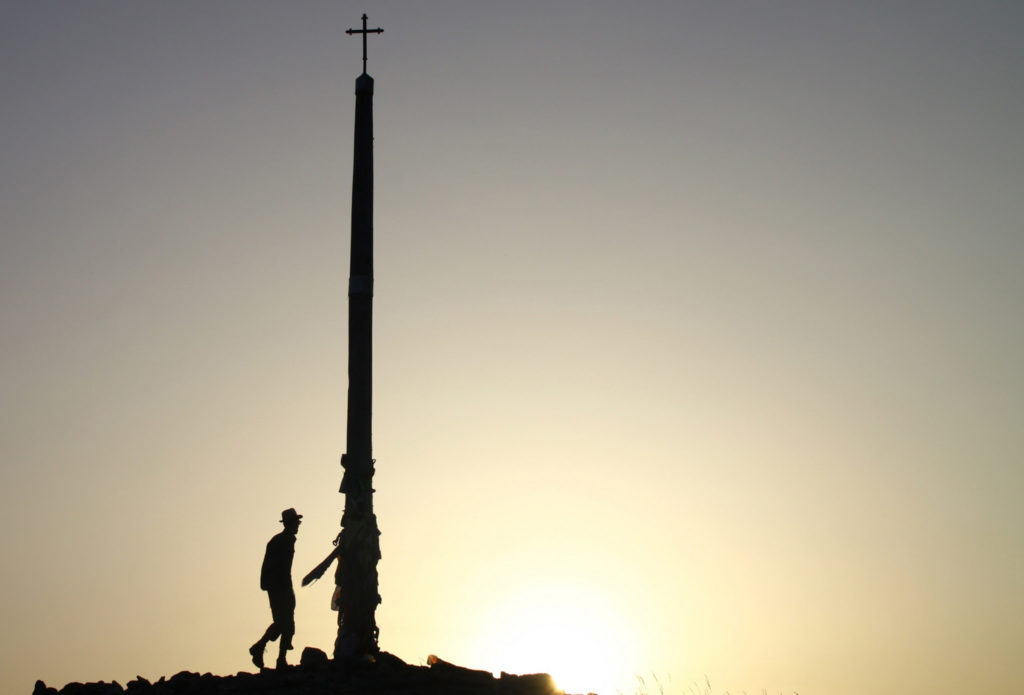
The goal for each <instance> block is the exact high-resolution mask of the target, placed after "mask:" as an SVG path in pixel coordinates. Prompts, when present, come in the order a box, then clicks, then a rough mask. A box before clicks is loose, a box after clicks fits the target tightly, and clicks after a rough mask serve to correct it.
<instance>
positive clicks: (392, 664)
mask: <svg viewBox="0 0 1024 695" xmlns="http://www.w3.org/2000/svg"><path fill="white" fill-rule="evenodd" d="M428 664H429V665H428V666H411V665H409V664H407V663H405V662H404V661H402V660H401V659H399V658H398V657H396V656H393V655H391V654H388V653H386V652H382V653H381V654H380V655H379V656H378V657H377V658H376V659H375V660H373V661H363V660H358V661H345V662H338V661H331V660H329V659H328V658H327V655H326V654H324V652H322V651H320V650H319V649H313V648H311V647H307V648H306V649H305V650H304V651H303V652H302V659H301V662H300V665H299V666H295V667H289V668H286V669H282V670H264V671H262V672H260V673H246V672H241V673H238V674H235V675H233V676H215V675H213V674H210V673H204V674H202V675H200V674H198V673H192V672H189V671H182V672H181V673H178V674H176V675H174V676H172V677H171V678H161V679H160V680H158V681H157V682H155V683H151V682H149V681H148V680H146V679H145V678H143V677H141V676H138V677H137V678H135V680H132V681H129V682H128V684H127V685H126V686H122V685H121V684H120V683H118V682H116V681H114V682H112V683H105V682H100V683H68V684H67V685H65V686H64V687H63V688H61V689H59V690H58V689H57V688H50V687H47V685H46V684H45V683H43V682H42V681H36V687H35V690H34V691H33V694H32V695H300V694H301V695H564V694H563V693H561V692H560V691H558V690H557V689H556V688H555V684H554V681H552V679H551V676H549V675H547V674H546V673H535V674H530V675H522V676H517V675H512V674H509V673H502V674H501V676H500V677H495V676H494V675H493V674H491V673H490V672H489V671H477V670H474V669H468V668H463V667H461V666H456V665H454V664H450V663H448V662H446V661H443V660H441V659H438V658H437V657H433V656H431V657H430V659H428Z"/></svg>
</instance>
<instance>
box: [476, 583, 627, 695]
mask: <svg viewBox="0 0 1024 695" xmlns="http://www.w3.org/2000/svg"><path fill="white" fill-rule="evenodd" d="M481 618H482V628H481V633H480V635H479V636H478V640H477V642H476V644H475V647H476V649H477V650H479V651H478V654H477V658H478V659H479V662H478V663H480V664H481V665H483V664H487V665H489V666H490V667H492V668H498V669H503V670H505V671H508V672H509V673H538V672H544V673H549V674H551V676H552V677H553V678H554V679H555V683H556V684H557V685H558V687H559V688H561V689H562V690H565V691H566V692H567V693H589V692H596V693H601V695H612V694H613V693H614V692H615V686H616V683H618V682H621V679H622V678H623V676H624V675H628V674H624V671H627V670H628V668H627V666H626V665H627V664H629V663H630V662H632V658H631V657H632V656H633V654H632V651H633V648H632V640H631V639H630V635H629V634H627V632H626V628H625V625H624V624H623V621H622V620H620V619H619V616H618V615H616V613H615V611H614V608H613V606H612V605H611V604H610V603H609V602H608V601H607V600H606V599H604V598H603V597H600V596H598V595H597V594H596V593H595V592H594V591H593V590H592V589H591V588H590V587H581V586H576V585H571V584H563V585H547V584H545V585H534V586H532V587H528V588H523V589H521V590H520V591H518V592H514V593H513V594H512V595H506V597H504V598H503V600H502V601H501V603H500V605H499V606H496V607H495V609H494V611H493V613H492V614H491V615H488V616H481Z"/></svg>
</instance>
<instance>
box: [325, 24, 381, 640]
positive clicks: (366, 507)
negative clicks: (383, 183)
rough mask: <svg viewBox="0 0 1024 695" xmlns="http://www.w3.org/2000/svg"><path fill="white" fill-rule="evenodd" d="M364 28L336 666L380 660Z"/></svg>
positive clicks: (368, 83)
mask: <svg viewBox="0 0 1024 695" xmlns="http://www.w3.org/2000/svg"><path fill="white" fill-rule="evenodd" d="M381 31H382V30H380V29H367V28H366V15H363V28H362V29H361V30H357V29H349V30H348V32H347V33H349V34H355V33H359V34H362V35H363V73H362V74H361V75H360V76H359V77H358V78H356V119H355V145H354V148H353V163H352V252H351V257H350V267H349V284H348V426H347V433H346V436H347V439H346V446H347V451H346V453H345V454H343V455H342V457H341V465H342V467H343V468H344V470H345V472H344V475H343V476H342V480H341V493H342V494H344V495H345V511H344V513H343V515H342V517H341V526H342V530H341V539H340V541H339V554H340V558H339V561H338V569H337V573H336V575H335V583H336V584H337V585H338V586H339V587H341V594H340V597H339V601H338V605H339V610H338V637H337V640H336V641H335V643H334V657H335V659H344V658H349V657H357V656H366V655H370V656H372V655H375V654H377V652H378V646H377V636H378V629H377V622H376V617H375V613H376V610H377V604H379V603H380V594H379V593H378V590H377V561H378V560H379V559H380V541H379V536H380V531H378V529H377V517H376V516H375V515H374V513H373V464H374V460H373V446H372V442H371V437H372V431H371V424H372V413H373V78H372V77H370V76H369V75H367V74H366V36H367V34H369V33H380V32H381Z"/></svg>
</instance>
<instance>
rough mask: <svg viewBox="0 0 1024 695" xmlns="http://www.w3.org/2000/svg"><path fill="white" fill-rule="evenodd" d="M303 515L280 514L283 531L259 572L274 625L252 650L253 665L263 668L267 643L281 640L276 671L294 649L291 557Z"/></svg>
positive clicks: (269, 546) (289, 511)
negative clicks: (268, 599) (268, 600)
mask: <svg viewBox="0 0 1024 695" xmlns="http://www.w3.org/2000/svg"><path fill="white" fill-rule="evenodd" d="M301 519H302V515H301V514H298V513H296V511H295V510H294V509H285V510H284V511H283V512H281V523H282V524H284V531H281V533H279V534H277V535H276V536H274V537H273V538H271V539H270V542H269V543H267V552H266V554H265V555H264V556H263V568H262V570H260V588H261V589H263V590H264V591H266V592H267V595H268V597H269V598H270V615H271V616H272V617H273V620H274V622H272V623H270V627H268V628H267V631H266V632H264V633H263V637H260V639H259V640H258V641H257V642H256V644H254V645H252V646H251V647H249V654H251V655H252V662H253V663H254V664H256V666H258V667H259V668H260V669H262V668H263V650H264V649H266V648H267V642H273V641H274V640H276V639H277V638H278V637H280V638H281V650H280V652H278V655H277V668H284V667H285V666H287V665H288V661H287V659H286V658H285V657H286V656H287V654H288V650H289V649H291V648H292V636H293V635H294V634H295V592H294V591H293V590H292V558H293V557H294V556H295V534H296V533H298V531H299V524H301V523H302V521H301Z"/></svg>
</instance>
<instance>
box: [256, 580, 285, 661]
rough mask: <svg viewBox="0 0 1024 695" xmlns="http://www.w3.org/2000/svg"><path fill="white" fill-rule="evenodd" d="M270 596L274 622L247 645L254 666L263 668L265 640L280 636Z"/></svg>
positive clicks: (270, 640)
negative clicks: (250, 644)
mask: <svg viewBox="0 0 1024 695" xmlns="http://www.w3.org/2000/svg"><path fill="white" fill-rule="evenodd" d="M269 598H270V615H271V616H273V620H274V622H272V623H270V626H269V627H268V628H267V629H266V631H265V632H264V633H263V636H262V637H260V638H259V639H258V640H257V641H256V644H254V645H252V646H251V647H249V655H250V656H251V657H252V662H253V663H254V664H256V668H259V669H262V668H263V650H264V649H266V648H267V642H273V641H274V640H276V639H277V638H278V637H280V636H281V628H280V626H279V625H278V624H277V617H276V614H275V611H274V597H273V596H272V595H271V596H269Z"/></svg>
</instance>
